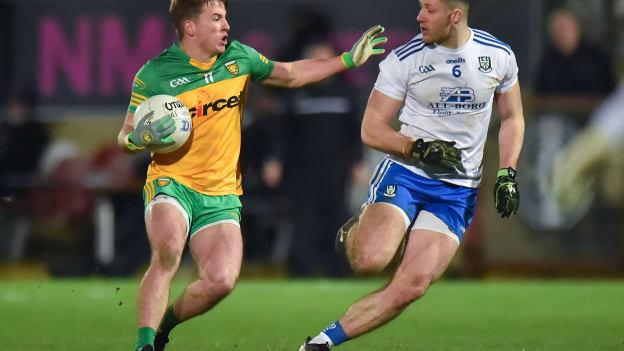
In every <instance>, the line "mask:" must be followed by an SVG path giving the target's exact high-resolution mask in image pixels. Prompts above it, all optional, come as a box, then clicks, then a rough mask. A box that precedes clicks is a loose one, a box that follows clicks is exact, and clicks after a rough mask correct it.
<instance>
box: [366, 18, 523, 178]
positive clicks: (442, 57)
mask: <svg viewBox="0 0 624 351" xmlns="http://www.w3.org/2000/svg"><path fill="white" fill-rule="evenodd" d="M379 68H380V71H379V76H378V78H377V82H376V83H375V89H376V90H378V91H379V92H381V93H383V94H385V95H387V96H389V97H391V98H394V99H397V100H402V101H404V106H403V108H402V109H401V112H400V115H399V121H400V122H401V129H400V133H401V134H403V135H405V136H407V137H409V138H411V139H414V140H415V139H418V138H422V139H423V140H425V141H429V140H433V139H439V140H447V141H455V142H456V143H457V144H456V145H455V146H456V147H457V148H459V149H461V150H462V151H461V152H462V166H461V167H459V168H458V169H456V170H455V171H453V172H444V171H441V170H440V169H437V168H435V167H431V166H427V165H424V164H419V165H418V166H414V165H409V164H405V162H404V160H401V159H398V158H395V161H397V162H399V163H401V164H402V165H404V166H405V167H407V168H408V169H410V170H411V171H412V172H414V173H416V174H418V175H421V176H424V177H428V178H432V179H440V180H443V181H446V182H449V183H452V184H457V185H461V186H466V187H472V188H476V187H478V186H479V184H480V182H481V172H482V160H483V147H484V145H485V139H486V136H487V130H488V126H489V123H490V117H491V114H492V104H493V100H494V93H505V92H507V91H509V90H511V88H512V87H513V86H514V85H515V83H516V81H517V80H518V66H517V64H516V57H515V55H514V53H513V51H512V50H511V48H510V47H509V45H507V44H505V43H503V42H502V41H500V40H499V39H497V38H495V37H494V36H492V35H491V34H489V33H487V32H484V31H481V30H477V29H470V38H469V39H468V41H467V42H466V43H465V44H464V45H462V46H461V47H459V48H457V49H450V48H447V47H444V46H441V45H437V44H426V43H424V42H423V40H422V36H421V35H417V36H416V37H414V38H413V39H412V40H411V41H409V42H408V43H407V44H405V45H402V46H400V47H398V48H397V49H395V50H393V51H392V52H391V53H390V54H389V55H388V56H387V57H386V58H385V59H384V60H383V61H382V62H381V63H380V65H379Z"/></svg>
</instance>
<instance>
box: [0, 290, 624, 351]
mask: <svg viewBox="0 0 624 351" xmlns="http://www.w3.org/2000/svg"><path fill="white" fill-rule="evenodd" d="M137 284H138V283H137V282H136V281H114V280H70V281H41V282H6V281H5V282H0V322H1V323H2V324H1V326H0V350H10V351H26V350H48V351H54V350H63V351H66V350H89V351H95V350H107V351H108V350H131V348H132V345H133V343H134V337H135V333H136V326H135V324H134V321H135V316H134V311H135V302H136V298H135V296H136V288H137ZM380 284H381V281H377V280H372V281H366V280H364V281H317V280H311V281H298V282H297V281H294V282H293V281H266V282H264V281H260V282H256V281H243V282H241V283H240V284H239V286H238V287H237V289H236V291H235V292H234V293H233V294H232V295H231V296H230V297H229V298H227V299H226V300H225V301H223V302H222V303H221V304H220V305H219V306H217V307H216V308H215V309H214V310H213V311H211V312H210V313H208V314H207V315H205V316H203V317H200V318H197V319H195V320H192V321H190V322H188V323H186V324H184V325H182V326H180V327H178V328H177V329H176V330H175V331H174V334H173V336H174V341H173V342H172V343H171V344H170V346H169V347H168V350H170V351H176V350H254V351H258V350H259V351H264V350H291V351H294V350H297V348H298V345H299V344H300V343H301V341H302V339H303V338H304V337H305V336H306V335H313V334H316V333H318V332H319V330H320V329H322V328H323V327H325V326H326V325H327V324H329V323H330V322H332V321H334V320H336V319H337V318H338V317H339V316H340V315H341V314H342V313H344V311H345V310H346V308H347V307H348V306H349V304H350V303H352V302H353V301H354V300H355V299H357V298H358V297H360V296H362V295H363V294H365V293H366V292H369V291H371V290H374V289H376V288H377V287H378V286H379V285H380ZM181 289H182V285H179V284H176V285H175V287H174V291H180V290H181ZM337 350H341V351H343V350H344V351H348V350H353V351H354V350H358V351H359V350H427V351H434V350H439V351H442V350H462V351H463V350H497V351H500V350H517V351H521V350H525V351H537V350H544V351H553V350H566V351H570V350H583V351H585V350H624V282H590V281H573V282H568V281H559V282H536V281H529V282H527V281H518V282H454V281H444V282H441V283H438V284H436V285H434V286H433V287H432V288H431V289H430V291H429V293H428V294H427V296H425V297H424V298H423V299H422V300H420V301H419V302H417V303H415V304H414V305H412V306H411V307H410V308H409V309H408V310H407V311H406V312H404V313H403V314H402V315H401V316H400V317H399V318H398V319H396V320H395V321H394V322H392V323H390V324H388V325H387V326H385V327H383V328H381V329H379V330H377V331H375V332H373V333H371V334H368V335H366V336H364V337H361V338H358V339H357V340H354V341H351V342H348V343H346V344H344V345H342V346H340V347H339V348H337Z"/></svg>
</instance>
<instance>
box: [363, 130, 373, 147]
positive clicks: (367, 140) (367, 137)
mask: <svg viewBox="0 0 624 351" xmlns="http://www.w3.org/2000/svg"><path fill="white" fill-rule="evenodd" d="M360 137H361V138H362V143H364V145H367V146H370V147H374V145H373V144H374V140H375V139H374V138H373V136H372V135H371V134H370V133H369V132H368V128H366V126H364V125H362V130H361V131H360Z"/></svg>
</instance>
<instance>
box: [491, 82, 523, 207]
mask: <svg viewBox="0 0 624 351" xmlns="http://www.w3.org/2000/svg"><path fill="white" fill-rule="evenodd" d="M494 98H495V100H496V106H497V109H498V113H499V115H500V118H501V127H500V131H499V133H498V144H499V152H500V161H499V170H498V173H497V177H496V178H497V179H496V184H495V185H494V206H495V207H496V211H497V212H498V214H499V215H500V216H501V217H509V216H511V215H512V214H513V213H516V211H517V210H518V207H519V205H520V193H519V191H518V183H517V180H516V165H517V163H518V157H520V150H521V149H522V141H523V140H524V114H523V112H522V97H521V96H520V84H519V83H518V82H516V84H514V86H513V87H512V88H511V90H509V91H507V92H505V93H502V94H496V95H495V96H494Z"/></svg>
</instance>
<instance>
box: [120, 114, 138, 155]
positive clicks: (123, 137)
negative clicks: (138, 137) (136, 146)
mask: <svg viewBox="0 0 624 351" xmlns="http://www.w3.org/2000/svg"><path fill="white" fill-rule="evenodd" d="M133 117H134V113H132V112H127V113H126V119H125V120H124V123H123V125H122V126H121V130H120V131H119V134H118V135H117V145H119V146H120V147H121V148H123V150H124V151H126V152H128V153H138V152H139V151H140V150H131V149H129V148H128V135H129V134H130V133H132V131H133V130H134V127H133V126H132V119H133Z"/></svg>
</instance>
